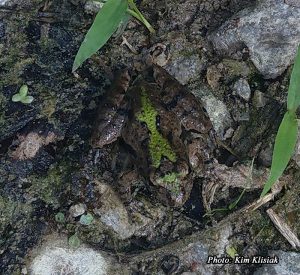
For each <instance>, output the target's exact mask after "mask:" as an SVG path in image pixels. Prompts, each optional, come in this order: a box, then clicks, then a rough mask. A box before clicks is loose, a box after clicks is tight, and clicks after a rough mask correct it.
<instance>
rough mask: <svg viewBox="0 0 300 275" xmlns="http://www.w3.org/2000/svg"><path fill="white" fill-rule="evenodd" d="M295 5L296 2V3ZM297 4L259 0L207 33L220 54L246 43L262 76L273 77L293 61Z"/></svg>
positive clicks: (298, 37)
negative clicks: (252, 6) (254, 4)
mask: <svg viewBox="0 0 300 275" xmlns="http://www.w3.org/2000/svg"><path fill="white" fill-rule="evenodd" d="M298 6H299V5H298ZM299 17H300V8H299V7H296V6H293V5H289V4H286V3H285V2H284V1H283V0H260V1H258V3H257V5H256V7H254V8H247V9H244V10H242V11H240V12H239V13H237V14H236V15H235V16H234V17H232V18H231V19H230V20H229V21H227V22H225V23H224V24H223V25H222V26H221V27H220V28H219V29H218V30H217V31H215V32H214V33H212V34H211V35H210V36H209V40H210V41H211V42H212V43H213V45H214V47H215V49H216V50H217V51H218V52H220V53H221V54H224V53H225V54H229V55H230V54H231V53H234V52H235V51H237V50H239V49H241V48H242V47H243V45H246V46H247V47H248V49H249V54H250V59H251V60H252V62H253V63H254V65H255V67H256V68H257V69H258V70H259V71H260V73H261V74H262V75H263V76H264V77H265V78H267V79H268V78H276V77H277V76H279V75H281V74H282V73H283V72H284V71H285V70H286V69H287V67H288V66H289V65H291V64H292V63H293V60H294V58H295V54H296V51H297V48H298V45H299V42H300V24H299Z"/></svg>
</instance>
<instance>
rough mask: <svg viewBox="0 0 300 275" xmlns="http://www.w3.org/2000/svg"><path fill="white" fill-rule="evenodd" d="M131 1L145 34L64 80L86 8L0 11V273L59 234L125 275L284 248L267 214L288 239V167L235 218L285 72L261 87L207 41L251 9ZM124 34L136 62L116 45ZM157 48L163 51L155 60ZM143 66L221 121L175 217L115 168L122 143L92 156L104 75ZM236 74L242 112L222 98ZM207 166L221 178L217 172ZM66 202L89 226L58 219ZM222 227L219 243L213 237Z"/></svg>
mask: <svg viewBox="0 0 300 275" xmlns="http://www.w3.org/2000/svg"><path fill="white" fill-rule="evenodd" d="M140 2H141V3H140V8H141V10H142V11H143V13H144V15H145V17H146V18H147V19H148V20H149V22H151V23H152V24H153V27H154V28H155V29H156V34H155V35H150V34H149V33H148V32H147V30H146V29H145V28H144V26H142V25H141V24H139V23H138V22H137V21H135V20H130V21H129V23H128V25H127V27H126V29H125V31H124V32H123V33H122V35H121V36H118V37H114V38H113V39H112V40H110V41H109V43H108V44H107V45H105V46H104V47H103V49H102V50H101V51H100V52H99V53H97V54H96V55H94V56H93V57H92V58H90V59H89V60H88V61H86V62H85V63H84V64H83V66H82V67H81V68H80V69H79V70H78V71H77V72H76V74H72V73H71V70H72V65H73V60H74V57H75V54H76V52H77V50H78V48H79V45H80V43H81V42H82V40H83V38H84V34H85V33H86V31H87V30H88V28H89V26H90V24H91V22H92V20H93V16H94V15H92V14H90V13H86V12H85V10H84V4H85V1H81V0H78V1H75V0H53V1H43V0H34V1H22V2H20V3H19V4H16V5H13V6H10V7H1V8H0V18H1V19H0V52H1V57H0V64H1V69H0V88H1V91H2V92H1V93H0V236H1V237H0V267H1V268H0V270H1V271H0V272H1V274H26V272H27V271H26V270H27V269H28V265H27V263H28V262H30V257H29V255H30V252H31V250H32V249H33V248H36V247H37V246H39V245H40V243H41V242H42V240H43V238H44V236H46V235H48V234H50V233H59V234H65V235H67V236H69V237H70V236H72V235H74V233H75V234H76V235H77V236H78V237H79V239H80V240H81V242H82V243H85V244H86V245H89V246H90V247H92V248H94V249H96V250H99V251H106V252H108V253H110V255H111V256H114V257H115V258H116V259H118V261H119V262H120V264H124V263H127V262H129V267H130V270H131V272H132V274H183V273H184V272H196V273H195V274H203V273H201V272H200V270H201V268H202V267H201V268H200V267H199V266H197V259H194V260H191V258H190V256H187V255H191V254H192V253H193V252H187V250H185V249H186V246H187V245H189V244H193V245H195V244H197V243H202V244H203V245H207V246H208V247H210V246H211V247H212V249H211V250H210V251H209V255H210V254H212V253H226V252H225V251H226V249H225V248H226V247H227V246H229V245H230V246H234V247H235V248H236V250H237V251H238V253H239V254H243V255H252V254H253V253H254V254H255V255H260V254H262V255H267V251H268V250H274V249H277V250H278V249H281V250H284V249H290V245H289V243H287V241H286V240H285V239H284V238H283V237H282V235H280V234H279V232H278V231H277V230H276V228H275V227H274V225H273V224H272V222H271V221H270V219H269V218H268V216H267V214H266V209H268V208H270V207H273V208H272V209H274V210H275V211H277V212H278V213H285V212H284V211H286V217H285V218H286V219H287V221H286V222H287V223H289V225H290V227H291V228H292V230H293V231H294V232H296V233H299V227H297V226H296V224H297V222H296V221H297V220H298V216H299V211H298V210H297V209H296V210H295V208H296V206H297V203H298V200H299V199H298V196H296V194H298V193H299V192H298V191H299V190H298V189H299V187H297V186H296V185H291V182H293V180H291V179H293V178H296V179H297V178H298V177H299V176H298V175H297V174H296V175H294V174H295V171H296V170H297V167H296V165H295V164H294V163H292V164H291V165H290V167H289V168H290V169H289V170H288V172H287V174H289V175H290V178H288V179H287V180H286V184H287V186H288V187H287V190H283V191H282V192H281V193H279V194H277V195H276V197H275V198H276V200H275V202H274V201H271V202H269V203H267V204H265V205H264V206H263V207H261V208H259V209H258V210H255V211H254V212H247V211H246V210H245V208H246V207H247V205H249V204H251V203H253V202H254V201H256V200H257V199H258V198H259V195H260V188H261V185H262V182H260V181H262V180H261V178H263V176H262V174H264V173H265V174H266V173H267V172H268V167H269V166H270V154H271V152H272V150H271V149H272V144H273V142H274V138H275V134H276V130H277V128H278V126H279V123H280V121H281V117H282V115H283V113H284V107H283V106H284V104H285V97H284V95H283V93H282V91H286V90H287V86H288V78H289V75H290V70H288V71H286V72H285V73H284V74H283V75H282V76H280V77H278V78H276V79H273V80H265V79H263V78H262V77H261V75H260V74H259V72H258V71H257V70H256V69H255V67H254V66H253V64H252V63H251V61H250V60H249V56H248V55H247V52H243V51H240V52H236V53H235V54H236V57H237V58H235V59H234V58H228V57H226V58H225V57H223V56H220V55H219V54H217V53H216V52H215V51H214V49H213V47H212V45H211V44H210V43H209V42H208V40H207V36H208V35H209V34H210V33H211V32H213V31H214V30H215V29H217V28H218V27H219V26H220V25H222V23H224V22H225V21H226V20H227V19H229V18H230V17H231V16H232V15H234V14H235V13H236V12H238V11H240V10H242V9H244V8H246V7H251V6H253V5H254V4H255V1H244V0H243V1H236V0H213V1H209V0H207V1H198V0H186V1H180V0H176V1H174V0H172V1H171V0H165V1H140ZM122 36H123V37H124V38H126V40H127V41H128V43H129V44H130V45H131V46H132V47H133V49H134V51H132V50H130V48H128V47H127V46H126V45H124V43H122ZM155 45H159V51H160V50H161V49H163V54H162V55H159V57H157V52H159V51H157V46H155ZM153 56H155V58H158V59H156V60H158V61H157V63H158V64H160V65H163V67H164V68H165V69H166V71H168V73H170V75H172V76H173V77H175V78H176V79H177V81H178V83H179V82H180V84H182V85H185V87H186V89H187V90H188V91H190V92H193V94H195V95H196V96H197V97H198V99H199V100H200V101H202V99H203V102H202V103H203V105H204V107H205V106H206V105H205V104H206V103H205V102H204V99H205V98H212V97H213V99H214V100H219V101H221V102H222V103H223V104H224V106H225V107H226V109H227V110H228V113H229V114H230V116H229V118H228V121H227V122H226V123H222V121H221V122H220V121H217V122H214V121H213V122H212V124H213V126H214V127H215V125H217V123H218V122H219V124H221V126H220V127H219V128H218V130H217V129H216V128H215V133H214V135H215V136H214V139H216V140H217V144H218V146H217V149H216V150H215V151H214V153H213V154H214V156H213V157H214V162H213V161H212V162H211V163H210V164H209V168H207V170H206V172H207V174H206V176H205V175H202V174H201V175H200V174H199V175H198V176H195V177H193V188H192V189H191V194H190V196H189V198H188V200H187V201H186V202H185V203H184V204H183V205H180V207H178V206H176V207H175V206H173V205H168V203H163V202H162V201H161V200H159V199H158V198H157V196H156V193H155V192H154V191H153V190H154V189H153V186H152V185H151V184H149V182H147V181H145V180H144V179H143V178H142V177H141V175H140V172H139V171H138V169H124V167H128V166H130V163H131V162H132V160H129V159H128V152H130V153H131V154H132V150H131V149H130V148H128V144H125V143H124V141H122V140H121V141H120V139H118V145H117V146H116V144H115V143H112V144H108V145H106V146H104V147H103V148H101V149H96V148H92V146H91V145H90V138H91V135H92V132H93V129H94V128H95V124H94V121H95V119H96V117H97V115H96V113H97V106H98V105H99V104H100V103H101V102H102V101H103V100H104V98H105V93H106V95H107V93H108V91H109V87H110V86H111V84H113V81H114V80H113V79H114V75H115V73H116V72H117V71H119V70H120V69H124V68H128V69H129V71H130V75H131V78H132V79H135V78H136V77H137V76H138V75H139V74H140V73H141V71H143V70H144V69H145V68H146V67H147V65H148V63H149V60H150V61H151V60H152V61H151V62H153V60H154V59H153V58H154V57H153ZM240 77H243V78H244V79H246V80H247V82H248V83H249V87H250V88H251V97H250V98H249V101H247V100H245V99H244V98H241V97H239V96H238V95H236V94H234V93H233V91H232V90H233V89H232V87H233V86H234V83H235V82H236V81H237V80H238V79H240ZM23 84H26V85H28V87H29V95H31V96H33V98H34V100H33V102H32V103H31V104H28V105H25V104H22V103H14V102H12V100H11V98H12V96H13V95H14V94H16V93H17V92H18V89H19V88H20V87H21V85H23ZM199 87H200V88H199ZM259 93H263V95H259ZM103 115H104V114H103ZM208 115H210V113H209V111H208ZM192 137H193V138H195V139H196V138H197V137H198V136H197V134H195V133H194V136H193V135H192ZM115 140H117V138H116V139H114V141H115ZM191 146H192V145H191ZM191 148H192V147H191ZM253 158H255V161H254V168H253V169H252V170H253V171H254V172H255V173H254V174H255V178H259V179H260V180H257V181H258V182H259V183H258V184H256V185H254V186H252V187H250V188H248V186H246V182H247V179H248V173H249V174H250V173H251V172H252V170H251V161H252V159H253ZM130 161H131V162H130ZM128 163H129V164H128ZM133 163H134V162H133ZM217 165H223V166H222V167H223V168H222V169H219V170H218V169H217V168H218V167H220V166H217ZM133 166H134V165H133ZM133 166H132V167H130V168H133ZM216 167H217V168H216ZM240 167H242V169H240ZM135 168H136V167H135ZM216 170H218V172H212V171H216ZM261 171H263V172H261ZM265 171H267V172H265ZM209 173H211V175H212V176H211V177H210V176H209V175H210V174H209ZM218 173H219V174H218ZM257 174H258V176H256V175H257ZM142 176H143V175H142ZM228 177H232V181H231V182H229V180H228ZM222 179H223V180H222ZM245 179H246V180H245ZM243 180H245V183H243V184H241V181H243ZM244 188H248V189H247V192H246V193H245V195H244V196H243V198H242V199H241V200H240V201H239V203H238V205H237V207H236V208H234V209H233V210H229V209H228V205H229V204H230V203H232V201H234V200H236V199H237V198H238V196H239V195H240V193H241V192H242V191H243V190H244ZM292 188H295V189H296V192H293V191H291V190H293V189H292ZM295 196H296V197H295ZM75 205H83V208H84V210H83V213H86V214H87V213H90V214H92V215H93V222H92V223H91V224H89V225H87V226H86V225H82V224H81V223H80V221H79V219H80V218H79V216H81V214H82V213H81V214H80V215H79V216H74V215H72V214H70V211H69V210H70V208H71V209H74V206H75ZM72 207H73V208H72ZM243 207H244V208H243ZM220 208H222V209H223V210H224V209H225V210H224V211H223V210H221V211H216V212H215V215H210V214H211V212H209V211H210V210H213V209H220ZM282 209H283V210H282ZM244 210H245V211H244ZM235 212H236V213H235ZM58 213H60V214H61V213H62V214H63V217H65V218H64V219H63V221H62V222H60V221H58V220H57V218H56V217H57V214H58ZM241 213H242V214H241ZM205 214H208V215H205ZM116 216H118V219H117V221H116V219H115V217H116ZM283 216H285V215H283ZM224 228H230V232H229V233H228V238H227V239H226V240H221V239H222V238H223V239H224V238H225V237H224V234H225V233H224V232H223V231H222V230H223V229H224ZM222 232H223V233H222ZM226 234H227V233H226ZM217 235H218V236H217ZM298 235H299V234H298ZM216 236H217V237H216ZM221 241H222V242H225V243H223V244H222V245H221V244H220V243H221ZM253 247H254V249H253V250H251V248H253ZM251 253H252V254H251ZM170 255H171V256H170ZM205 255H206V254H205ZM207 255H208V254H207ZM179 259H180V261H179ZM182 259H185V260H182ZM198 260H199V259H198ZM202 260H203V259H202ZM177 261H179V262H177ZM193 261H194V262H196V263H194V262H193ZM205 268H206V267H205ZM205 268H204V271H203V270H202V272H205V271H207V270H205ZM256 268H258V266H254V265H239V266H236V265H231V266H230V267H229V269H227V267H226V266H219V267H216V269H212V270H210V269H209V272H216V273H217V274H218V273H219V274H223V273H222V272H225V271H226V270H227V272H236V273H238V274H252V272H253V271H254V270H255V269H256ZM24 270H25V271H24ZM228 270H229V271H228ZM159 272H161V273H159ZM197 272H198V273H197ZM207 272H208V271H207ZM186 274H189V273H186ZM207 274H209V273H207Z"/></svg>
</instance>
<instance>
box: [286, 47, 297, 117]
mask: <svg viewBox="0 0 300 275" xmlns="http://www.w3.org/2000/svg"><path fill="white" fill-rule="evenodd" d="M299 105H300V46H299V47H298V51H297V55H296V58H295V62H294V66H293V71H292V74H291V79H290V85H289V90H288V99H287V109H288V110H289V111H290V112H296V110H297V108H298V107H299Z"/></svg>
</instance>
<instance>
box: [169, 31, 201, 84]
mask: <svg viewBox="0 0 300 275" xmlns="http://www.w3.org/2000/svg"><path fill="white" fill-rule="evenodd" d="M166 39H167V40H168V41H171V42H170V43H171V45H170V51H169V52H170V59H169V61H168V64H167V65H166V66H165V67H164V68H165V69H166V70H167V71H168V73H169V74H171V75H172V76H173V77H175V78H176V79H177V80H178V81H179V82H180V83H181V84H183V85H185V84H187V83H189V82H191V81H192V80H194V79H196V78H199V76H200V74H201V72H202V71H203V70H204V69H205V67H206V60H205V57H204V56H201V55H200V54H199V48H198V47H196V46H195V45H194V44H192V43H191V42H189V41H188V39H187V37H186V36H185V35H184V34H183V33H178V32H172V33H170V34H169V35H168V37H167V38H166Z"/></svg>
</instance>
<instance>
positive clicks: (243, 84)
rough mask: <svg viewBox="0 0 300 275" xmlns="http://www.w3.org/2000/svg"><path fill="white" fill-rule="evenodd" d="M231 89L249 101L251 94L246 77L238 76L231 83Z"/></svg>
mask: <svg viewBox="0 0 300 275" xmlns="http://www.w3.org/2000/svg"><path fill="white" fill-rule="evenodd" d="M233 91H234V92H235V93H236V94H237V95H239V96H240V97H241V98H242V99H244V100H245V101H249V99H250V96H251V89H250V86H249V83H248V81H247V80H246V79H244V78H240V79H239V80H237V81H236V82H235V83H234V85H233Z"/></svg>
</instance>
